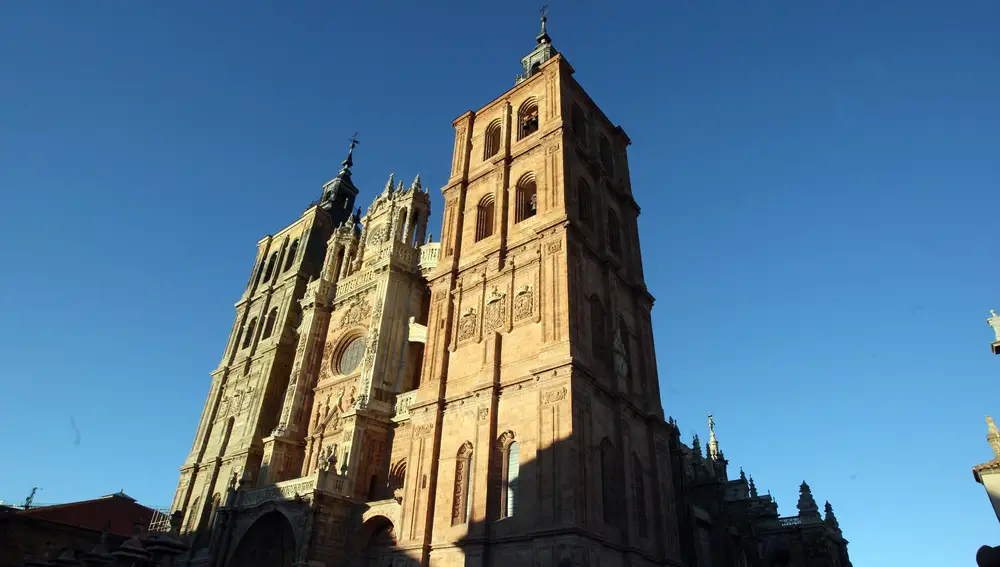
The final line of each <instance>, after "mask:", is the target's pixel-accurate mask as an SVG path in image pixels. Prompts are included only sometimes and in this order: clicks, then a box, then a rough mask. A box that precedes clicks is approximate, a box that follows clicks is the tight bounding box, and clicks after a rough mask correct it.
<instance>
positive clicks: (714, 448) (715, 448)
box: [708, 414, 722, 461]
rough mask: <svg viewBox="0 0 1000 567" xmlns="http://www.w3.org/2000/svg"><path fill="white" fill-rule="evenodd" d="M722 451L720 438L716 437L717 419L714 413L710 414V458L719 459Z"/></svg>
mask: <svg viewBox="0 0 1000 567" xmlns="http://www.w3.org/2000/svg"><path fill="white" fill-rule="evenodd" d="M721 456H722V453H720V452H719V440H718V439H716V437H715V419H714V418H713V417H712V414H708V458H709V459H712V460H713V461H718V460H719V459H720V457H721Z"/></svg>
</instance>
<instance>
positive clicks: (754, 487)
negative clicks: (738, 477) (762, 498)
mask: <svg viewBox="0 0 1000 567" xmlns="http://www.w3.org/2000/svg"><path fill="white" fill-rule="evenodd" d="M750 497H751V498H757V485H756V484H754V483H753V477H752V476H751V477H750Z"/></svg>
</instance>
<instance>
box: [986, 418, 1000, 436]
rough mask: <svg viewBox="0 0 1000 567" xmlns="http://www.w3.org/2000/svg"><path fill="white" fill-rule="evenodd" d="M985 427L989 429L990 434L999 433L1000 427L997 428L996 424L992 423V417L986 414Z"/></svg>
mask: <svg viewBox="0 0 1000 567" xmlns="http://www.w3.org/2000/svg"><path fill="white" fill-rule="evenodd" d="M986 427H987V428H988V429H989V432H990V435H1000V429H997V424H996V423H993V418H992V417H990V416H986Z"/></svg>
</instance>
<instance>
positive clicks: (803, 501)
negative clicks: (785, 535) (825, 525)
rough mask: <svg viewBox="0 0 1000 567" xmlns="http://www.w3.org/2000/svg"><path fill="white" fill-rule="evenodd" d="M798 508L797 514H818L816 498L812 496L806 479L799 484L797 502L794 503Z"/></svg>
mask: <svg viewBox="0 0 1000 567" xmlns="http://www.w3.org/2000/svg"><path fill="white" fill-rule="evenodd" d="M796 506H798V508H799V516H800V517H801V516H816V517H818V516H819V506H817V505H816V499H815V498H813V495H812V490H811V489H810V488H809V485H808V484H806V481H804V480H803V481H802V484H801V485H799V502H798V504H796Z"/></svg>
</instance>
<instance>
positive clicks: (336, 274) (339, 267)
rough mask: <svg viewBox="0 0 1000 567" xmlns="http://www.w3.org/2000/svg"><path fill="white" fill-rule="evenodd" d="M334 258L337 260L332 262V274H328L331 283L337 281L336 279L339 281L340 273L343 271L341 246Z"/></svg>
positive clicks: (342, 249) (342, 248) (342, 250)
mask: <svg viewBox="0 0 1000 567" xmlns="http://www.w3.org/2000/svg"><path fill="white" fill-rule="evenodd" d="M336 258H337V260H336V262H334V268H333V273H332V274H330V279H331V280H333V281H337V280H338V279H340V271H341V270H343V269H344V247H343V246H340V249H339V250H337V256H336Z"/></svg>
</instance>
